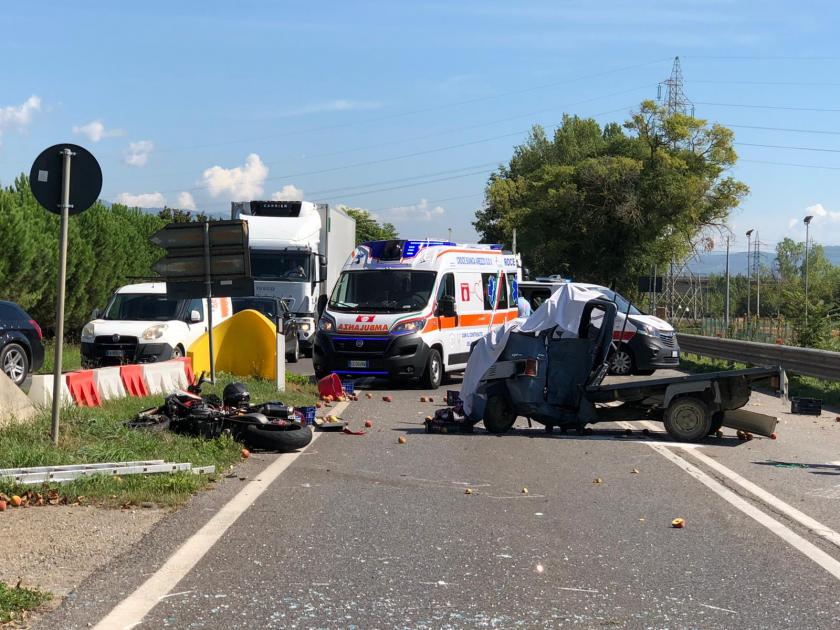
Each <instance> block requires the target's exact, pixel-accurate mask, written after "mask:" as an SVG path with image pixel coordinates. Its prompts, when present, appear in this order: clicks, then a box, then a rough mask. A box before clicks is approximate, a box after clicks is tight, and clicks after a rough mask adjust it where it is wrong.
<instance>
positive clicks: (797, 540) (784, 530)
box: [619, 423, 840, 580]
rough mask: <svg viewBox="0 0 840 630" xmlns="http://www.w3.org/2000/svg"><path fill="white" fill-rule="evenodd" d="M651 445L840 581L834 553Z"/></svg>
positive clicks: (697, 469)
mask: <svg viewBox="0 0 840 630" xmlns="http://www.w3.org/2000/svg"><path fill="white" fill-rule="evenodd" d="M619 424H621V423H619ZM649 446H650V447H651V448H652V449H653V450H655V451H656V452H657V453H659V454H660V455H662V456H663V457H665V458H666V459H668V460H670V461H671V462H673V463H674V464H676V465H677V466H679V467H680V468H682V469H683V470H684V471H685V472H687V473H688V474H689V475H691V476H692V477H694V478H695V479H696V480H697V481H699V482H700V483H702V484H703V485H704V486H706V487H707V488H708V489H709V490H711V491H712V492H714V493H715V494H717V495H718V496H719V497H720V498H722V499H723V500H724V501H726V502H727V503H729V504H730V505H732V506H733V507H735V508H737V509H738V510H740V511H741V512H743V513H744V514H746V515H747V516H749V517H750V518H752V519H753V520H754V521H756V522H757V523H759V524H760V525H763V526H764V527H766V528H767V529H769V530H770V531H771V532H773V533H774V534H776V536H778V537H779V538H781V539H782V540H784V541H785V542H786V543H788V544H789V545H790V546H791V547H793V548H794V549H796V550H797V551H799V552H800V553H802V554H804V555H805V556H807V557H808V558H810V559H811V560H812V561H813V562H815V563H816V564H818V565H819V566H821V567H822V568H823V569H825V570H826V571H827V572H828V573H830V574H831V575H832V576H834V577H835V578H836V579H838V580H840V562H838V561H837V560H835V559H834V558H833V557H832V556H830V555H828V554H827V553H826V552H824V551H823V550H822V549H820V548H819V547H817V546H816V545H814V544H813V543H811V542H809V541H808V540H806V539H805V538H803V537H802V536H800V535H799V534H797V533H796V532H794V531H793V530H792V529H790V528H789V527H787V526H786V525H784V524H783V523H781V522H779V521H777V520H776V519H775V518H773V517H772V516H770V515H769V514H767V513H765V512H763V511H761V510H759V509H758V508H757V507H755V506H754V505H753V504H752V503H750V502H748V501H747V500H746V499H744V498H742V497H740V496H738V495H737V494H735V493H734V492H733V491H732V490H730V489H729V488H727V487H726V486H724V485H723V484H722V483H720V482H719V481H717V480H715V479H713V478H712V477H711V476H709V475H708V474H706V473H705V472H703V471H702V470H700V469H699V468H698V467H697V466H695V465H694V464H692V463H691V462H689V461H687V460H686V459H684V458H683V457H681V456H679V455H677V454H676V453H674V452H672V451H670V450H668V449H667V448H665V447H664V446H660V445H658V444H649ZM686 452H687V453H690V454H692V455H694V456H695V457H696V456H697V455H698V454H699V451H696V450H689V451H686ZM704 457H705V456H704ZM706 459H708V458H706ZM712 461H714V460H712ZM727 470H728V469H727ZM730 472H731V471H730ZM771 496H772V495H771Z"/></svg>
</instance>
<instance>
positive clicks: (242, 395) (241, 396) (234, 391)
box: [222, 383, 251, 408]
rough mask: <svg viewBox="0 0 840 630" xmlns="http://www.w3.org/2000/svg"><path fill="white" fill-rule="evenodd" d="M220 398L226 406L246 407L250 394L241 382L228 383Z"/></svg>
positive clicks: (249, 400)
mask: <svg viewBox="0 0 840 630" xmlns="http://www.w3.org/2000/svg"><path fill="white" fill-rule="evenodd" d="M222 400H223V401H224V403H225V406H226V407H236V408H239V407H246V406H247V405H248V403H250V402H251V394H249V393H248V389H247V388H246V387H245V385H243V384H242V383H230V384H228V385H226V386H225V389H224V391H223V392H222Z"/></svg>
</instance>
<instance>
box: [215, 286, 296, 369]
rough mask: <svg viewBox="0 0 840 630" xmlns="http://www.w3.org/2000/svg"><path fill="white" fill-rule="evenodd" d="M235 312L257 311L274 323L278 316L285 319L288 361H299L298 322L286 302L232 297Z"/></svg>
mask: <svg viewBox="0 0 840 630" xmlns="http://www.w3.org/2000/svg"><path fill="white" fill-rule="evenodd" d="M230 301H231V303H232V304H233V312H234V313H239V312H240V311H247V310H252V311H257V312H259V313H262V314H263V315H265V316H266V317H267V318H268V319H270V320H271V321H272V323H275V324H276V323H277V317H278V315H279V317H280V318H281V319H282V321H283V332H284V333H285V337H286V361H288V362H289V363H297V360H298V358H299V357H300V343H299V341H298V330H297V324H296V323H295V320H294V318H293V317H292V313H291V312H290V311H289V307H288V306H286V303H285V302H284V301H283V300H281V299H279V298H273V297H236V298H231V300H230Z"/></svg>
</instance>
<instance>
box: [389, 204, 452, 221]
mask: <svg viewBox="0 0 840 630" xmlns="http://www.w3.org/2000/svg"><path fill="white" fill-rule="evenodd" d="M445 213H446V210H444V209H443V206H435V207H434V208H431V207H429V200H428V199H421V200H420V203H416V204H414V205H411V206H397V207H396V208H391V209H390V210H388V211H387V214H388V215H390V216H392V217H394V218H396V219H414V220H415V221H431V220H432V219H433V218H435V217H440V216H443V215H444V214H445Z"/></svg>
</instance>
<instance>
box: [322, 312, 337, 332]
mask: <svg viewBox="0 0 840 630" xmlns="http://www.w3.org/2000/svg"><path fill="white" fill-rule="evenodd" d="M318 330H320V331H321V332H333V331H335V321H334V320H333V318H332V317H327V316H326V315H322V316H321V319H319V320H318Z"/></svg>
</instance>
